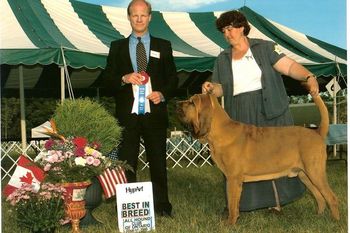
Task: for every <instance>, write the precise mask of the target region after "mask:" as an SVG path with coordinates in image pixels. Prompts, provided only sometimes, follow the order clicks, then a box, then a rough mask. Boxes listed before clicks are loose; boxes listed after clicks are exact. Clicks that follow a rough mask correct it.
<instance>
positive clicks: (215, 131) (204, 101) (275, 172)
mask: <svg viewBox="0 0 350 233" xmlns="http://www.w3.org/2000/svg"><path fill="white" fill-rule="evenodd" d="M313 100H314V102H315V104H316V105H317V107H318V109H319V111H320V114H321V122H320V127H319V128H318V130H313V129H308V128H304V127H299V126H283V127H256V126H254V125H248V124H243V123H240V122H237V121H234V120H232V119H231V118H230V117H229V116H228V115H227V113H226V112H225V111H224V109H223V108H222V107H221V106H220V104H219V102H218V100H217V98H216V97H215V96H214V95H211V94H198V95H194V96H192V97H191V98H190V99H189V100H185V101H179V102H178V106H177V112H178V115H179V118H180V120H181V121H182V122H183V123H185V124H187V125H188V126H190V127H191V128H192V130H191V131H192V135H193V136H194V137H195V138H198V139H200V140H201V141H202V142H208V144H209V147H210V151H211V156H212V159H213V161H214V162H215V163H216V165H217V166H218V168H219V169H220V170H221V171H222V172H223V173H224V175H225V176H226V178H227V196H228V208H229V219H228V220H229V223H230V224H235V223H236V221H237V218H238V216H239V200H240V195H241V192H242V183H243V182H250V181H260V180H271V179H276V178H279V177H282V176H288V177H293V176H299V178H300V179H301V181H302V182H303V183H304V184H305V185H306V187H307V188H308V189H309V190H310V191H311V193H312V194H313V196H314V197H315V199H316V201H317V205H318V214H321V213H323V211H324V209H325V208H326V202H327V204H328V206H329V207H330V210H331V213H332V216H333V218H334V219H336V220H339V210H338V200H337V197H336V196H335V195H334V193H333V191H332V190H331V188H330V187H329V185H328V181H327V175H326V160H327V153H326V145H325V142H324V141H325V137H326V135H327V133H328V126H329V117H328V111H327V108H326V106H325V105H324V102H323V101H322V99H321V97H320V96H316V97H314V98H313Z"/></svg>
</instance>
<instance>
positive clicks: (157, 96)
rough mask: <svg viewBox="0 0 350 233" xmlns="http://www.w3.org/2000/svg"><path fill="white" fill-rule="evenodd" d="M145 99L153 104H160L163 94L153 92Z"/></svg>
mask: <svg viewBox="0 0 350 233" xmlns="http://www.w3.org/2000/svg"><path fill="white" fill-rule="evenodd" d="M146 98H147V99H149V100H150V101H152V102H153V103H154V104H159V103H160V102H162V100H164V96H163V94H162V93H161V92H159V91H153V92H152V93H151V94H149V95H148V96H147V97H146Z"/></svg>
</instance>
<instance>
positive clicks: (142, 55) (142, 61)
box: [136, 37, 147, 72]
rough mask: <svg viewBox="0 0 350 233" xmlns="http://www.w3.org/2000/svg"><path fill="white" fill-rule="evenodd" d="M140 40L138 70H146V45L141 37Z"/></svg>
mask: <svg viewBox="0 0 350 233" xmlns="http://www.w3.org/2000/svg"><path fill="white" fill-rule="evenodd" d="M137 39H138V40H139V42H138V43H137V45H136V62H137V72H141V71H146V67H147V57H146V50H145V46H144V45H143V43H142V42H141V37H137Z"/></svg>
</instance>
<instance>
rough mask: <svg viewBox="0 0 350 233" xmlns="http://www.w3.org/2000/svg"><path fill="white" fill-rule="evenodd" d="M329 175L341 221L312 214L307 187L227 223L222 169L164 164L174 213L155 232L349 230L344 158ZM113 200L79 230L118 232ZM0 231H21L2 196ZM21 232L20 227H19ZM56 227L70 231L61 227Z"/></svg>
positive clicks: (142, 174)
mask: <svg viewBox="0 0 350 233" xmlns="http://www.w3.org/2000/svg"><path fill="white" fill-rule="evenodd" d="M327 169H328V170H327V172H328V180H329V183H330V186H331V187H332V189H333V191H334V192H335V194H336V195H337V197H338V199H339V204H340V205H339V206H340V216H341V219H340V221H338V222H337V221H335V220H333V219H332V218H331V216H330V212H329V209H328V208H327V209H326V211H325V213H324V214H323V215H317V214H316V209H317V206H316V202H315V200H314V199H313V197H312V196H311V194H310V193H309V191H307V192H306V194H305V195H304V196H303V197H302V198H301V199H299V200H297V201H295V202H293V203H291V204H289V205H286V206H284V207H283V209H282V212H281V213H280V214H275V213H272V212H269V211H268V210H266V209H263V210H258V211H254V212H244V213H241V214H240V218H239V219H238V222H237V224H236V225H235V226H230V225H227V222H226V219H225V218H223V216H222V215H221V211H222V209H223V206H224V190H223V183H222V175H221V173H220V171H219V170H218V169H217V168H216V167H215V166H212V167H211V166H205V167H202V168H195V167H190V168H178V167H177V168H174V169H169V170H168V180H169V192H170V200H171V202H172V204H173V213H174V217H173V218H163V217H156V232H157V233H200V232H203V233H216V232H217V233H226V232H246V233H252V232H254V233H258V232H264V233H265V232H273V233H279V232H281V233H282V232H283V233H285V232H293V233H294V232H298V233H299V232H303V233H304V232H322V233H324V232H332V233H335V232H337V233H339V232H348V221H347V219H348V215H347V196H348V194H347V166H346V164H345V162H344V161H332V162H329V163H328V167H327ZM139 180H140V181H145V180H148V170H145V171H140V172H139ZM114 206H115V201H114V200H109V201H105V202H103V203H102V204H101V205H100V206H99V207H98V208H97V209H95V211H94V213H93V215H94V216H95V218H96V219H98V220H99V221H101V222H103V225H102V226H88V227H84V228H83V229H82V231H83V232H84V233H100V232H101V233H102V232H103V233H113V232H119V231H118V227H117V214H116V211H115V208H114ZM2 232H3V233H13V232H21V230H20V229H18V228H17V227H16V222H15V220H13V213H12V212H11V208H10V206H9V205H8V203H6V202H4V201H3V202H2ZM22 232H23V231H22ZM57 232H62V233H65V232H70V229H68V228H64V227H61V228H60V229H58V230H57Z"/></svg>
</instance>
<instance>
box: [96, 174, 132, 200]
mask: <svg viewBox="0 0 350 233" xmlns="http://www.w3.org/2000/svg"><path fill="white" fill-rule="evenodd" d="M97 178H98V180H99V181H100V184H101V186H102V189H103V192H104V194H105V198H106V199H108V198H110V197H113V196H115V194H116V185H117V184H125V183H128V181H127V179H126V176H125V172H124V169H123V168H121V167H116V168H114V169H112V170H111V169H109V168H107V169H106V170H105V171H104V172H103V173H102V174H101V175H99V176H97Z"/></svg>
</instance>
